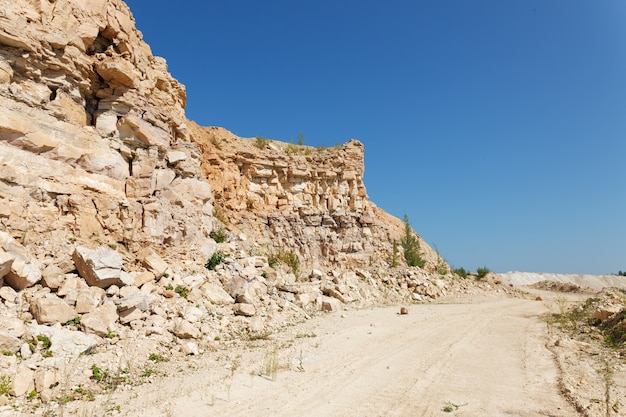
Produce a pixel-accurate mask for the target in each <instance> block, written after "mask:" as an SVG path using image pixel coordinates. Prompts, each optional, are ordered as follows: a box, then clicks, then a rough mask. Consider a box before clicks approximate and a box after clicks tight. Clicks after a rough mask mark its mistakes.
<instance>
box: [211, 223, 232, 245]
mask: <svg viewBox="0 0 626 417" xmlns="http://www.w3.org/2000/svg"><path fill="white" fill-rule="evenodd" d="M209 236H210V237H211V239H213V240H214V241H215V242H217V243H224V242H226V239H228V233H226V230H225V229H224V228H223V227H221V226H220V227H218V228H217V229H213V230H211V233H209Z"/></svg>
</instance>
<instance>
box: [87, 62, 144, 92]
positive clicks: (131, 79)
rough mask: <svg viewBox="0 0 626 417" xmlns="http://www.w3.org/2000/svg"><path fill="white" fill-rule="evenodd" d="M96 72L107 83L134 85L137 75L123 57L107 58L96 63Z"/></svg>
mask: <svg viewBox="0 0 626 417" xmlns="http://www.w3.org/2000/svg"><path fill="white" fill-rule="evenodd" d="M95 68H96V72H97V73H98V75H100V76H101V77H102V78H103V79H104V80H105V81H106V82H108V83H109V84H119V85H122V86H125V87H135V86H136V84H137V81H138V78H139V77H138V75H137V73H136V70H135V68H134V67H133V66H132V64H131V63H130V62H128V61H126V60H124V59H119V58H108V59H105V60H103V61H102V62H98V63H96V67H95Z"/></svg>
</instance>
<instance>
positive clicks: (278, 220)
mask: <svg viewBox="0 0 626 417" xmlns="http://www.w3.org/2000/svg"><path fill="white" fill-rule="evenodd" d="M190 132H191V137H192V140H193V141H195V142H196V143H197V144H198V147H199V148H200V149H201V150H202V155H203V170H204V171H205V173H206V175H207V178H208V180H209V182H210V183H211V188H212V189H213V193H214V196H215V204H216V205H217V206H218V209H220V210H221V211H222V212H223V215H224V218H222V220H224V221H226V222H227V223H229V226H230V227H232V228H233V229H234V230H236V231H243V232H244V233H245V234H246V236H250V237H252V240H253V241H255V242H257V243H258V244H259V246H260V247H261V248H262V250H263V251H266V252H272V251H274V252H276V251H281V250H288V251H291V250H293V251H295V252H296V253H297V254H298V255H299V259H300V261H301V262H302V263H303V264H304V265H306V267H307V268H318V267H329V266H331V265H342V266H343V267H345V268H354V267H366V266H372V265H377V266H380V265H386V264H387V263H388V258H389V256H390V255H391V253H392V250H393V242H394V241H395V242H398V241H399V240H400V238H401V237H402V234H403V232H404V224H403V223H402V222H401V221H400V220H399V219H397V218H395V217H393V216H390V215H389V214H387V213H385V212H384V211H383V210H381V209H379V208H378V207H376V205H375V204H373V203H372V202H371V201H370V200H369V199H368V196H367V192H366V189H365V185H364V183H363V175H364V171H365V166H364V151H365V150H364V147H363V144H362V143H360V142H359V141H357V140H350V141H348V142H346V143H345V144H343V145H341V146H340V145H336V146H334V147H332V148H312V147H309V146H304V145H294V144H290V143H282V142H277V141H271V140H267V139H262V138H249V139H246V138H240V137H237V136H235V135H233V134H232V133H230V132H228V131H227V130H225V129H223V128H217V127H209V128H201V127H198V126H197V125H194V124H191V125H190ZM421 246H422V252H423V253H422V254H423V256H424V258H425V259H426V260H427V262H428V268H430V269H433V268H434V265H435V263H436V262H437V261H438V256H437V255H436V253H434V251H432V250H431V249H430V247H429V246H428V245H427V244H426V242H424V241H421Z"/></svg>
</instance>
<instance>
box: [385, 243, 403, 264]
mask: <svg viewBox="0 0 626 417" xmlns="http://www.w3.org/2000/svg"><path fill="white" fill-rule="evenodd" d="M399 255H400V251H399V249H398V242H396V241H395V240H394V241H393V244H392V246H391V254H390V255H389V259H388V262H389V265H390V266H391V267H392V268H395V267H396V266H398V265H400V256H399Z"/></svg>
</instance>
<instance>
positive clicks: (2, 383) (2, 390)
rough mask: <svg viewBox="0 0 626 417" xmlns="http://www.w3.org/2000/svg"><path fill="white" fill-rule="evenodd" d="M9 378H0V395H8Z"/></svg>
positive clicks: (4, 376)
mask: <svg viewBox="0 0 626 417" xmlns="http://www.w3.org/2000/svg"><path fill="white" fill-rule="evenodd" d="M11 386H12V384H11V377H10V376H8V375H2V376H0V395H9V392H11Z"/></svg>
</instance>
